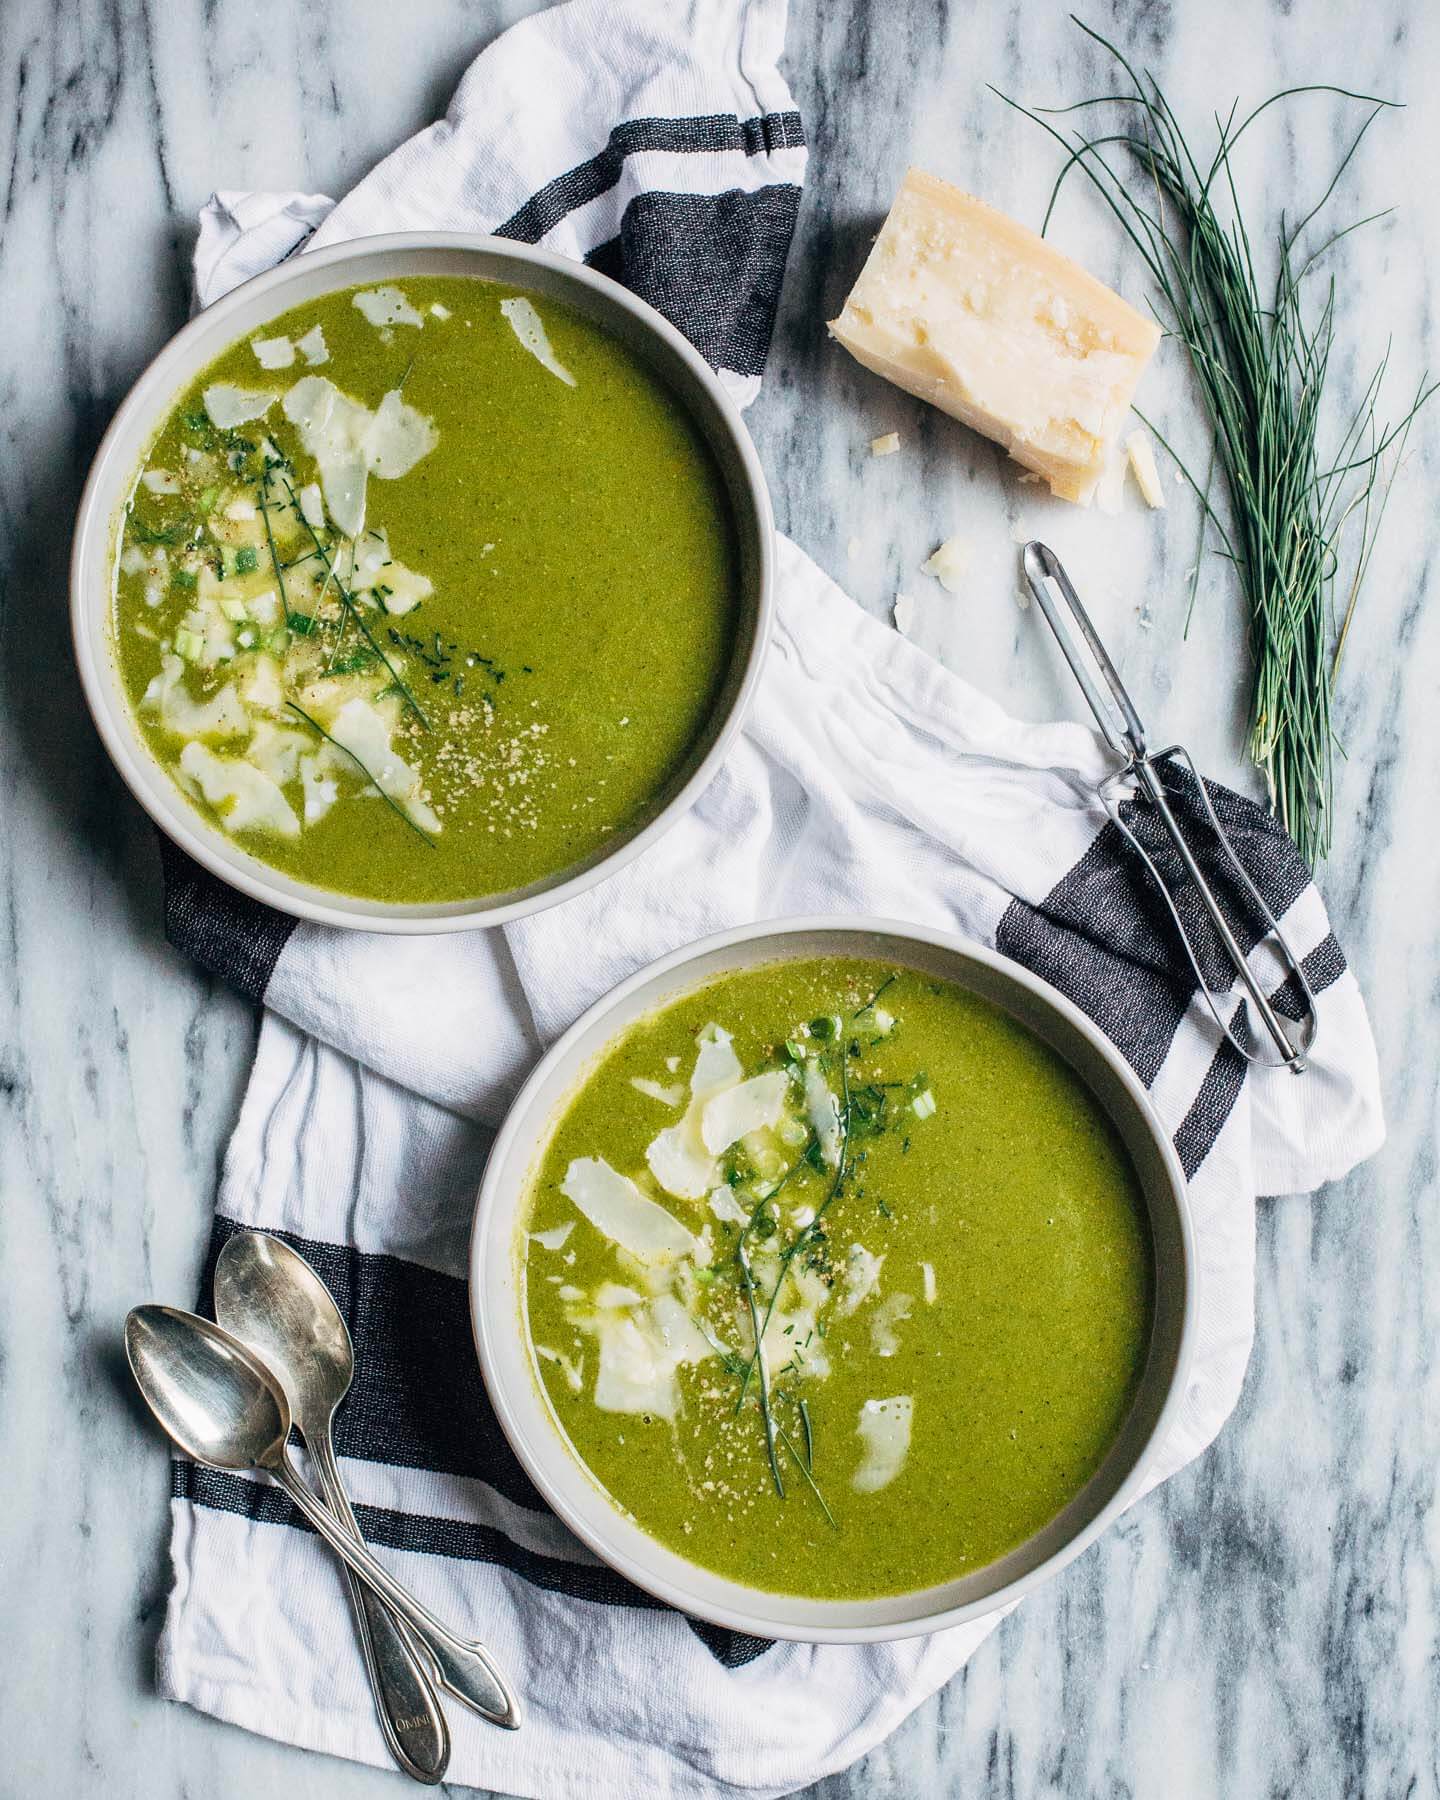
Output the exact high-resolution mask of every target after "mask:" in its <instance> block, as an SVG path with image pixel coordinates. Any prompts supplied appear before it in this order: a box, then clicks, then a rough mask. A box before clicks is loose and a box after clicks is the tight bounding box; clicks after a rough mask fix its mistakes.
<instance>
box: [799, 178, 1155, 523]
mask: <svg viewBox="0 0 1440 1800" xmlns="http://www.w3.org/2000/svg"><path fill="white" fill-rule="evenodd" d="M830 330H831V332H832V333H833V334H834V336H835V337H836V338H838V339H839V341H840V342H841V343H842V344H843V345H844V346H845V348H846V349H847V350H848V351H849V352H850V354H851V355H852V356H854V357H855V358H857V360H858V361H860V362H862V363H864V365H865V367H866V368H867V369H873V370H874V371H875V372H876V374H878V375H884V376H885V377H886V378H887V379H888V380H890V381H893V382H894V383H895V384H896V386H897V387H902V388H904V389H905V390H906V391H907V392H908V393H911V394H918V395H919V396H920V398H921V399H922V400H929V401H930V402H931V403H932V404H933V405H935V406H938V407H939V408H940V409H941V410H942V411H943V412H947V413H951V414H952V415H953V416H954V417H955V418H957V419H961V420H963V421H964V422H965V424H967V425H969V426H971V427H973V428H974V429H975V430H976V431H980V432H983V433H984V434H985V436H986V437H988V438H993V439H994V441H995V442H996V443H997V444H1000V445H1003V447H1004V448H1005V449H1006V450H1008V451H1009V453H1010V455H1011V456H1013V457H1014V459H1015V460H1016V462H1018V463H1022V464H1023V465H1024V466H1025V467H1026V468H1027V469H1031V470H1033V471H1034V472H1035V473H1036V474H1037V475H1042V476H1044V478H1045V480H1046V481H1048V482H1049V484H1050V489H1051V492H1052V493H1056V494H1059V495H1060V496H1062V498H1064V499H1066V500H1075V501H1078V502H1079V503H1080V504H1081V505H1085V504H1088V502H1089V499H1090V496H1091V494H1092V493H1093V492H1094V490H1095V484H1096V482H1097V481H1098V480H1099V479H1100V476H1101V473H1102V471H1103V470H1104V468H1105V464H1106V461H1107V459H1108V457H1109V455H1110V452H1111V450H1112V448H1113V446H1114V443H1115V440H1116V437H1117V436H1118V434H1119V431H1120V428H1121V426H1122V425H1123V424H1124V422H1125V418H1126V414H1127V413H1128V412H1129V409H1130V401H1131V398H1132V397H1133V395H1134V392H1135V385H1136V383H1137V382H1138V381H1139V379H1140V376H1141V373H1142V372H1143V370H1144V368H1145V365H1146V363H1148V362H1149V360H1150V358H1151V356H1152V355H1153V354H1154V351H1155V346H1156V345H1157V344H1158V343H1159V341H1160V329H1159V327H1158V326H1157V325H1156V324H1155V323H1154V321H1153V320H1151V319H1147V318H1145V316H1144V315H1143V314H1141V313H1138V312H1136V311H1135V309H1134V307H1132V306H1129V305H1127V304H1126V302H1125V301H1123V300H1122V299H1121V298H1120V296H1119V295H1118V294H1115V293H1112V292H1111V291H1110V289H1109V288H1107V287H1106V286H1105V285H1104V283H1103V282H1099V281H1097V280H1096V279H1095V277H1094V276H1093V275H1087V274H1086V273H1085V271H1084V270H1083V269H1082V268H1080V267H1079V265H1078V264H1076V263H1073V262H1071V261H1070V259H1069V257H1067V256H1062V255H1061V254H1060V252H1059V251H1058V250H1055V249H1052V248H1051V246H1050V245H1049V244H1047V243H1046V242H1045V240H1044V239H1043V238H1041V237H1037V236H1036V235H1035V233H1034V232H1033V231H1027V230H1026V229H1025V228H1024V226H1023V225H1017V224H1015V222H1014V221H1013V220H1012V219H1007V218H1006V217H1005V215H1004V214H1003V213H998V212H996V211H995V209H994V208H993V207H991V206H986V204H985V203H984V201H983V200H976V199H974V198H973V197H972V196H971V195H969V194H965V193H962V192H961V191H960V189H959V188H955V187H951V186H950V184H949V182H946V181H940V180H938V179H937V178H936V177H935V176H934V175H927V174H925V173H924V172H923V170H920V169H911V170H910V171H909V172H908V173H907V175H906V177H905V180H904V183H903V184H902V186H901V189H900V192H899V194H898V195H896V198H895V204H894V205H893V206H892V207H891V208H890V216H889V218H887V219H886V221H885V225H884V228H883V229H882V231H881V233H880V235H879V237H878V238H877V239H876V240H875V246H874V248H873V249H872V250H871V252H870V256H869V260H868V261H867V262H866V264H865V267H864V268H863V269H862V270H861V271H860V276H859V279H858V280H857V281H856V283H855V286H854V287H853V288H852V289H851V291H850V297H849V299H847V300H846V302H845V306H844V310H843V311H842V312H841V314H840V317H839V318H838V319H835V320H832V321H831V325H830Z"/></svg>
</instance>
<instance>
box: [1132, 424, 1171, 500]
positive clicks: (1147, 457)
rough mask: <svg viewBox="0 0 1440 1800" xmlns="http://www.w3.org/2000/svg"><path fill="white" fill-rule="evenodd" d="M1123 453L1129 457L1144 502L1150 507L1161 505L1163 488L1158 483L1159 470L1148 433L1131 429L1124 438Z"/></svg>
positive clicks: (1163, 494)
mask: <svg viewBox="0 0 1440 1800" xmlns="http://www.w3.org/2000/svg"><path fill="white" fill-rule="evenodd" d="M1125 454H1126V456H1127V457H1128V458H1129V459H1130V469H1131V473H1132V474H1133V475H1134V477H1135V484H1136V486H1137V487H1138V488H1139V489H1140V492H1141V493H1142V494H1143V495H1144V496H1145V504H1146V505H1147V506H1149V507H1151V508H1152V509H1153V508H1155V507H1163V506H1164V504H1165V490H1164V488H1163V487H1162V486H1161V485H1160V471H1159V470H1158V469H1157V468H1156V467H1155V450H1154V447H1153V446H1152V444H1151V442H1150V437H1149V434H1148V433H1147V432H1144V431H1132V432H1131V433H1130V435H1129V437H1127V438H1126V440H1125Z"/></svg>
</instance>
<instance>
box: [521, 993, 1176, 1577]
mask: <svg viewBox="0 0 1440 1800" xmlns="http://www.w3.org/2000/svg"><path fill="white" fill-rule="evenodd" d="M517 1255H518V1256H519V1258H520V1259H521V1262H522V1264H523V1274H524V1284H523V1286H524V1306H525V1311H526V1323H527V1326H528V1331H529V1337H530V1342H531V1345H532V1347H533V1350H534V1354H535V1359H536V1361H535V1367H536V1373H537V1378H538V1379H539V1380H540V1381H541V1383H542V1384H543V1386H544V1390H545V1392H546V1394H547V1396H548V1398H549V1402H550V1405H551V1408H552V1409H553V1412H554V1415H555V1418H556V1419H557V1421H558V1423H559V1425H560V1428H561V1430H562V1431H563V1433H564V1434H565V1436H566V1437H567V1438H568V1440H569V1443H570V1445H571V1446H572V1447H573V1449H574V1452H575V1454H576V1456H577V1457H578V1458H579V1459H580V1461H581V1462H582V1463H583V1464H584V1465H585V1466H586V1467H587V1468H588V1469H589V1470H590V1472H591V1474H592V1475H593V1476H594V1478H595V1480H596V1481H598V1482H599V1483H600V1485H601V1486H602V1487H603V1488H605V1489H606V1490H608V1492H609V1494H610V1495H611V1496H612V1497H613V1499H614V1500H615V1501H616V1502H617V1503H618V1504H619V1505H620V1506H621V1507H622V1508H623V1509H624V1510H625V1511H627V1512H628V1513H630V1514H631V1515H632V1516H633V1517H634V1519H635V1520H636V1521H637V1522H638V1523H639V1524H640V1525H641V1526H642V1527H643V1528H644V1529H645V1530H647V1531H648V1532H650V1533H651V1534H652V1535H653V1536H655V1537H656V1538H658V1539H659V1540H660V1541H661V1542H662V1543H664V1544H667V1545H668V1546H670V1547H671V1548H672V1549H674V1550H676V1551H679V1552H680V1553H681V1554H683V1555H685V1556H687V1557H689V1558H691V1559H692V1560H693V1561H695V1562H697V1563H701V1564H703V1565H704V1566H705V1567H707V1568H709V1569H712V1570H714V1571H715V1572H717V1573H718V1574H721V1575H724V1576H728V1577H730V1578H732V1579H734V1580H737V1581H741V1582H744V1583H746V1584H748V1585H750V1586H754V1587H760V1588H765V1589H770V1590H774V1591H779V1592H784V1593H789V1594H799V1595H805V1596H808V1597H812V1598H817V1599H818V1598H826V1599H829V1598H835V1599H839V1598H861V1597H873V1596H877V1595H882V1594H895V1593H902V1592H907V1591H911V1590H914V1589H916V1588H921V1587H925V1586H929V1585H930V1584H932V1583H936V1582H941V1581H946V1580H950V1579H952V1578H954V1577H956V1576H959V1575H962V1574H964V1573H966V1572H967V1571H969V1570H973V1569H978V1568H980V1567H981V1566H982V1565H984V1564H986V1563H989V1562H991V1561H993V1560H994V1559H995V1558H996V1557H999V1556H1001V1555H1003V1554H1004V1553H1005V1552H1006V1551H1008V1550H1011V1549H1014V1548H1015V1547H1016V1546H1017V1545H1019V1544H1021V1543H1022V1542H1024V1540H1025V1539H1027V1538H1029V1537H1030V1536H1032V1535H1033V1534H1034V1533H1035V1532H1036V1531H1038V1530H1039V1529H1040V1528H1041V1527H1042V1526H1044V1525H1045V1524H1046V1523H1047V1522H1048V1521H1049V1520H1050V1519H1052V1518H1053V1517H1054V1516H1055V1515H1056V1513H1058V1512H1059V1511H1060V1510H1061V1508H1062V1507H1064V1506H1065V1504H1066V1503H1067V1502H1068V1501H1069V1500H1070V1499H1072V1498H1073V1497H1074V1496H1075V1495H1076V1494H1077V1493H1078V1492H1079V1490H1080V1489H1081V1488H1082V1487H1083V1486H1084V1485H1085V1483H1086V1482H1087V1481H1088V1480H1089V1478H1090V1477H1091V1476H1092V1475H1093V1474H1094V1473H1095V1471H1096V1470H1097V1469H1098V1468H1099V1466H1100V1464H1101V1462H1102V1460H1103V1459H1104V1456H1105V1453H1106V1451H1107V1450H1108V1449H1109V1447H1110V1446H1111V1444H1112V1443H1113V1442H1114V1440H1115V1437H1116V1435H1117V1433H1118V1432H1119V1430H1120V1427H1121V1424H1122V1422H1123V1420H1124V1418H1125V1415H1126V1412H1127V1411H1128V1409H1129V1406H1130V1403H1131V1400H1132V1398H1133V1396H1134V1393H1135V1389H1136V1386H1137V1383H1138V1381H1139V1378H1140V1374H1141V1371H1142V1368H1143V1365H1144V1361H1145V1357H1146V1352H1147V1347H1148V1343H1149V1334H1150V1324H1151V1316H1152V1262H1151V1250H1150V1239H1149V1233H1148V1229H1147V1225H1146V1221H1145V1212H1144V1203H1143V1199H1142V1196H1141V1194H1140V1191H1139V1188H1138V1185H1137V1182H1136V1179H1135V1175H1134V1173H1133V1170H1132V1169H1131V1166H1130V1164H1129V1162H1128V1160H1127V1157H1126V1155H1125V1152H1124V1150H1123V1148H1122V1147H1121V1144H1120V1142H1119V1140H1118V1138H1117V1136H1116V1134H1115V1132H1114V1129H1113V1128H1112V1126H1111V1125H1110V1123H1109V1121H1108V1120H1107V1119H1106V1117H1105V1116H1104V1114H1103V1113H1102V1112H1101V1111H1100V1109H1099V1108H1098V1106H1097V1105H1096V1103H1095V1102H1094V1101H1093V1099H1092V1098H1091V1097H1090V1095H1089V1093H1088V1091H1087V1090H1086V1089H1085V1087H1084V1086H1083V1085H1082V1083H1081V1082H1080V1081H1079V1079H1078V1078H1077V1077H1076V1076H1075V1075H1074V1074H1073V1072H1072V1071H1071V1070H1070V1069H1069V1068H1068V1066H1067V1065H1066V1064H1064V1063H1063V1062H1062V1061H1061V1060H1060V1059H1059V1058H1058V1057H1057V1056H1056V1055H1055V1054H1054V1053H1053V1052H1052V1051H1050V1050H1049V1049H1048V1048H1046V1047H1045V1046H1044V1045H1042V1044H1041V1043H1040V1042H1039V1040H1038V1039H1036V1038H1035V1037H1033V1036H1032V1035H1031V1034H1030V1033H1029V1032H1028V1031H1026V1030H1025V1029H1024V1028H1023V1027H1021V1026H1020V1025H1018V1024H1016V1023H1015V1022H1014V1021H1013V1020H1012V1019H1010V1018H1009V1017H1008V1016H1007V1015H1005V1014H1004V1013H1002V1012H1000V1011H998V1010H997V1009H996V1008H994V1007H993V1006H991V1005H990V1004H988V1003H987V1002H985V1001H983V1000H981V999H979V998H977V997H976V996H975V995H973V994H970V993H967V992H965V991H964V990H962V989H961V988H959V987H956V986H953V985H949V984H947V983H944V982H938V981H935V980H933V979H931V978H929V977H928V976H925V975H922V974H919V973H917V972H915V971H913V970H909V969H903V968H893V967H891V966H889V965H885V964H879V963H870V962H864V961H857V960H852V959H827V960H802V961H790V962H784V963H778V964H775V965H772V966H767V967H764V968H759V969H753V970H749V971H746V972H743V973H740V974H736V975H732V976H727V977H725V978H724V979H722V980H719V981H716V982H714V983H713V984H711V985H709V986H706V987H703V988H700V989H699V990H697V991H696V992H695V993H693V994H691V995H690V996H688V997H687V998H685V999H683V1000H680V1001H678V1002H676V1003H674V1004H673V1005H671V1006H669V1007H667V1008H666V1009H665V1010H664V1011H662V1012H660V1013H658V1014H656V1015H655V1016H654V1017H652V1018H650V1019H647V1020H645V1021H643V1022H642V1023H640V1024H638V1025H636V1026H635V1027H633V1028H632V1029H631V1030H630V1031H629V1032H628V1033H627V1034H626V1035H625V1036H624V1037H622V1038H621V1039H619V1040H618V1041H617V1042H616V1043H615V1044H614V1045H613V1046H612V1047H611V1048H610V1049H609V1050H608V1051H607V1052H606V1053H605V1054H604V1056H603V1057H602V1058H601V1059H600V1060H599V1061H598V1062H597V1063H596V1064H595V1065H594V1066H593V1067H592V1069H591V1070H590V1072H589V1074H588V1075H587V1077H586V1079H585V1081H584V1084H583V1086H582V1087H581V1088H580V1090H579V1092H578V1093H577V1094H576V1095H575V1097H574V1099H573V1101H572V1102H571V1104H570V1106H569V1109H568V1111H567V1112H566V1113H565V1115H564V1116H563V1118H562V1119H561V1120H560V1122H559V1124H558V1125H557V1127H556V1129H555V1133H554V1137H553V1139H552V1140H551V1142H550V1143H549V1145H548V1146H547V1148H546V1150H545V1153H544V1157H543V1161H542V1162H541V1164H540V1166H539V1167H538V1169H537V1172H536V1176H535V1179H534V1182H533V1187H532V1191H531V1193H530V1195H529V1197H528V1203H527V1212H526V1216H525V1219H524V1233H523V1237H522V1239H521V1241H520V1242H519V1244H518V1246H517ZM757 1343H758V1344H759V1345H760V1346H761V1354H760V1355H759V1356H758V1357H757V1354H756V1346H757Z"/></svg>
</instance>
